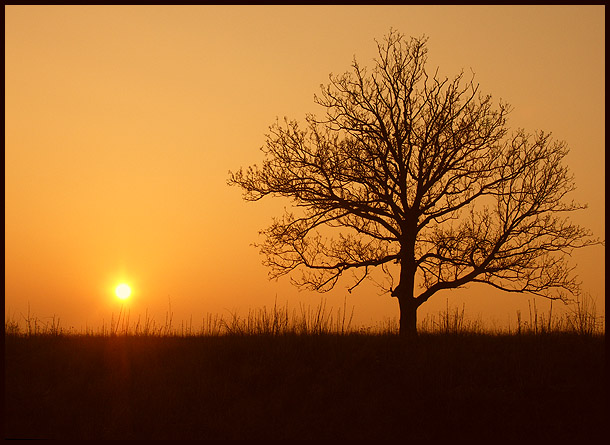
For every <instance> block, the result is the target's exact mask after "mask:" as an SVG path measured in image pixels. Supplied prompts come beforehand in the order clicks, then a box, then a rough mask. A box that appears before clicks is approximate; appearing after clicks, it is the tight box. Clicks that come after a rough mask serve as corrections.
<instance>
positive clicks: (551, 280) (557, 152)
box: [229, 30, 599, 333]
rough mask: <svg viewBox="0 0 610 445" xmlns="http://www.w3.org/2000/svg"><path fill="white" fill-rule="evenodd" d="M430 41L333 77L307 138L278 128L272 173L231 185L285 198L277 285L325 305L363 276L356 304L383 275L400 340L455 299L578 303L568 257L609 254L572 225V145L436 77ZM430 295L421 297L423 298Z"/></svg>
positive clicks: (288, 124) (462, 79) (267, 253)
mask: <svg viewBox="0 0 610 445" xmlns="http://www.w3.org/2000/svg"><path fill="white" fill-rule="evenodd" d="M426 43H427V39H426V38H425V37H421V38H410V39H407V38H405V36H404V35H402V34H400V33H398V32H396V31H392V30H391V31H390V33H389V34H388V35H387V36H386V37H385V39H384V40H383V41H382V42H377V47H378V55H377V57H376V59H375V60H374V66H373V68H372V69H371V70H370V71H369V70H367V68H365V67H361V66H360V65H359V63H358V62H357V61H356V59H355V58H354V61H353V63H352V69H351V71H348V72H346V73H344V74H341V75H337V76H334V75H332V74H331V75H330V77H329V79H330V82H329V83H328V84H327V85H324V86H322V88H321V93H320V95H315V96H314V101H315V102H316V103H317V104H319V105H320V106H322V107H323V108H324V110H325V113H324V116H323V117H321V118H319V117H316V116H314V115H311V114H310V115H307V116H306V118H305V124H304V125H300V124H299V123H298V122H297V121H295V120H288V119H284V121H283V122H280V121H279V120H278V121H276V123H275V124H273V125H272V126H271V127H270V130H269V133H268V134H267V141H266V145H265V146H264V147H263V148H262V151H263V153H264V155H265V157H264V161H263V163H262V165H261V166H260V167H259V166H256V165H255V166H251V167H248V168H247V169H243V168H242V169H240V170H238V171H237V172H235V173H230V179H229V184H232V185H238V186H240V187H241V188H242V189H243V190H244V199H246V200H249V201H256V200H259V199H261V198H262V197H264V196H267V195H271V196H283V197H288V198H290V199H291V200H292V202H293V204H294V206H295V207H296V209H294V212H293V211H287V212H286V213H285V214H284V215H283V216H282V217H280V218H277V219H274V221H273V223H272V225H271V226H270V227H269V228H268V229H266V230H264V231H263V232H262V233H263V234H264V236H265V240H264V242H263V243H262V244H261V245H260V246H259V247H260V249H261V253H262V254H263V255H264V264H266V265H267V266H269V267H270V275H271V276H272V277H279V276H282V275H286V274H289V273H290V274H291V276H292V279H293V281H294V282H295V283H296V284H297V285H299V286H303V287H307V288H310V289H315V290H318V291H327V290H329V289H332V288H333V287H334V286H335V284H336V283H337V282H338V280H339V278H340V277H342V276H344V275H345V273H346V272H348V271H355V272H356V273H355V274H354V275H353V277H352V280H353V281H352V282H351V287H350V290H351V289H353V288H354V287H356V286H358V285H359V284H360V283H362V281H363V280H364V279H365V278H367V277H371V276H372V275H371V273H372V271H373V270H377V271H380V272H381V273H382V274H383V276H384V280H383V281H381V282H380V281H377V282H378V283H379V284H380V286H381V287H382V288H383V289H385V290H386V291H388V292H390V293H391V295H392V296H395V297H397V298H398V300H399V305H400V310H401V321H400V329H401V333H406V332H414V331H415V330H416V311H417V308H418V307H419V306H420V305H421V304H422V303H424V302H425V301H427V300H428V299H429V298H430V297H431V296H432V295H434V294H436V293H437V292H439V291H441V290H444V289H453V288H459V287H462V286H464V285H466V284H468V283H486V284H488V285H491V286H493V287H495V288H498V289H501V290H504V291H508V292H529V293H531V294H535V295H539V296H543V297H546V298H553V299H564V300H565V299H566V298H568V296H569V295H570V294H577V293H578V291H579V285H578V282H577V280H576V277H575V276H574V274H573V267H571V266H570V265H569V264H568V261H567V257H568V256H569V254H570V252H571V251H572V249H574V248H581V247H584V246H588V245H591V244H595V243H598V242H599V241H598V240H597V239H594V238H593V237H592V234H591V233H590V232H589V231H588V230H586V229H584V228H582V227H580V226H578V225H576V224H573V223H571V222H570V221H569V219H568V218H567V217H566V214H567V213H569V212H572V211H575V210H579V209H584V208H586V206H585V205H580V204H577V203H574V202H573V201H568V200H567V199H566V195H567V194H568V193H569V192H571V191H572V190H574V182H573V177H572V176H571V175H570V173H569V171H568V168H567V167H566V166H565V165H564V164H563V161H564V158H565V156H566V155H567V153H568V148H567V144H566V143H565V142H563V141H556V140H554V139H553V138H552V137H551V134H550V133H545V132H542V131H539V132H534V133H528V132H526V131H525V130H523V129H517V130H515V131H510V129H509V127H508V126H507V115H508V113H509V111H510V107H509V106H508V105H507V104H505V103H501V102H499V103H494V101H492V97H491V96H490V95H484V94H482V93H481V92H480V89H479V85H478V84H475V82H474V75H473V76H472V77H471V78H469V79H467V78H466V76H465V75H464V73H463V72H462V73H460V74H458V75H457V76H455V77H453V78H452V79H449V78H446V77H440V76H438V70H437V71H436V72H435V73H434V74H430V73H428V72H427V71H426V69H425V65H426V60H427V49H426ZM416 284H417V286H416Z"/></svg>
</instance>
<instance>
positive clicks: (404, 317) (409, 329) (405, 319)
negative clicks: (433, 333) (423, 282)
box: [398, 295, 418, 337]
mask: <svg viewBox="0 0 610 445" xmlns="http://www.w3.org/2000/svg"><path fill="white" fill-rule="evenodd" d="M398 305H399V307H400V325H399V331H398V333H399V335H400V336H401V337H414V336H416V335H417V307H418V305H417V304H416V302H415V300H414V299H413V297H411V296H408V295H401V296H399V297H398Z"/></svg>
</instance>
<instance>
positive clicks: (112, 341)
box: [4, 303, 608, 443]
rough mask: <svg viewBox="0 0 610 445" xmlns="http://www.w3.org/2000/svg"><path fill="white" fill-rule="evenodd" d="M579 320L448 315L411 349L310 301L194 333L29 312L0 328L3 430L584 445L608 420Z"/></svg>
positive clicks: (596, 349) (212, 319)
mask: <svg viewBox="0 0 610 445" xmlns="http://www.w3.org/2000/svg"><path fill="white" fill-rule="evenodd" d="M581 306H584V305H581ZM585 309H586V310H589V315H591V312H590V311H591V307H588V308H587V307H581V313H580V316H579V313H578V312H577V311H576V309H575V312H574V313H572V312H569V313H568V314H567V315H565V316H562V317H559V316H558V315H557V314H553V313H552V312H551V313H549V314H548V315H546V314H545V315H544V316H543V314H538V313H537V311H536V308H535V305H532V310H531V315H530V316H529V317H528V319H527V320H519V321H518V324H517V327H516V328H511V330H510V331H502V332H501V331H499V330H496V331H494V332H489V331H485V330H484V329H483V327H482V324H481V322H480V321H477V322H472V321H469V320H467V319H466V317H465V315H464V312H465V311H464V308H463V307H462V308H458V309H455V308H449V306H447V309H446V310H445V311H443V312H441V313H439V314H438V315H437V316H435V317H428V318H427V319H425V320H422V323H421V334H420V335H419V336H418V337H416V338H411V339H402V338H400V337H399V336H397V335H396V326H395V324H393V323H391V322H387V323H386V324H382V325H380V326H377V327H373V328H368V329H362V328H359V327H355V326H352V324H351V315H350V314H349V311H347V310H346V307H345V305H344V307H343V308H342V309H341V310H337V311H333V310H330V309H328V308H327V307H326V305H325V304H323V303H322V304H320V305H319V306H318V307H316V308H315V309H311V308H305V307H299V309H298V310H293V311H290V310H288V306H283V307H282V306H277V305H274V307H273V308H268V309H267V308H263V309H259V310H253V311H250V312H249V313H248V315H247V316H246V317H244V318H242V317H239V316H238V315H237V314H231V315H230V316H229V317H227V318H223V317H220V316H211V315H208V316H207V317H206V318H205V319H204V320H203V322H204V323H203V324H202V326H201V328H200V329H197V330H196V329H193V327H192V326H193V325H192V321H190V322H189V323H186V324H185V323H181V325H180V326H173V320H172V314H171V313H169V314H168V315H167V316H166V320H165V324H164V325H155V323H153V322H152V321H150V320H148V319H146V320H144V322H141V321H140V320H136V321H135V322H132V323H129V322H128V321H127V320H128V317H127V316H125V314H122V315H121V316H119V317H118V318H117V319H116V320H115V319H114V317H113V319H112V320H111V324H110V326H108V327H104V328H103V329H102V330H101V331H98V332H92V331H86V332H84V333H75V332H67V331H66V330H64V329H62V328H61V327H60V326H59V319H58V318H53V319H51V320H50V321H48V322H47V323H40V322H39V321H37V320H36V319H35V318H33V317H30V315H29V314H28V316H27V319H28V320H29V322H26V329H25V330H24V329H22V328H20V327H19V325H18V324H17V323H16V322H15V321H14V320H13V321H10V322H7V321H5V334H6V335H5V406H4V434H5V438H31V439H42V438H44V439H267V440H269V439H329V440H336V439H402V440H405V439H425V440H452V441H455V440H456V439H457V440H460V439H464V440H470V441H496V440H497V439H498V438H501V439H504V440H512V441H516V440H519V441H523V440H527V441H528V443H529V442H533V441H548V440H557V439H561V440H562V441H563V440H572V441H575V442H576V441H577V442H578V443H583V442H586V441H591V440H596V439H598V438H599V437H603V436H604V435H606V434H607V427H606V425H607V421H606V419H607V416H608V412H607V403H606V398H605V395H606V392H605V391H606V378H605V359H604V357H605V355H604V349H605V338H604V335H603V332H601V331H600V330H599V326H600V323H599V317H596V316H592V317H585V316H584V314H583V312H584V311H585ZM570 317H571V318H570ZM549 318H550V319H551V321H549ZM592 320H593V321H592ZM578 323H581V325H579V324H578ZM591 323H593V324H594V326H593V327H592V326H591ZM28 328H29V330H28ZM593 328H596V329H593Z"/></svg>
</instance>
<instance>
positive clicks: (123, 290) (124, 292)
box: [114, 283, 131, 300]
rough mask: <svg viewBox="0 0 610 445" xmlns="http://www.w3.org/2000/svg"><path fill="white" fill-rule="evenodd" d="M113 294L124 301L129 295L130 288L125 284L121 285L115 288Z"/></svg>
mask: <svg viewBox="0 0 610 445" xmlns="http://www.w3.org/2000/svg"><path fill="white" fill-rule="evenodd" d="M114 293H115V294H116V296H117V297H118V298H119V299H121V300H126V299H127V298H129V296H130V295H131V287H129V285H127V284H125V283H121V284H119V285H118V286H117V287H116V289H115V290H114Z"/></svg>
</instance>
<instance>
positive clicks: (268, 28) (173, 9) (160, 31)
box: [5, 6, 605, 330]
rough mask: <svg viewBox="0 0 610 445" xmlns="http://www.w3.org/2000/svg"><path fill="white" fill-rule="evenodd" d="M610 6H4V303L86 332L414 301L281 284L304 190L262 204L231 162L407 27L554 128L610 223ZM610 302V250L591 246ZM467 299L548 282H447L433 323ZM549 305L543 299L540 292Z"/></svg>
mask: <svg viewBox="0 0 610 445" xmlns="http://www.w3.org/2000/svg"><path fill="white" fill-rule="evenodd" d="M604 12H605V11H604V6H5V89H6V99H5V132H6V133H5V241H6V248H5V274H6V276H5V312H6V316H7V317H10V316H13V317H14V318H20V316H21V315H20V314H26V313H27V308H28V304H29V305H30V308H31V311H32V312H33V313H34V315H36V316H38V317H39V318H40V319H45V317H51V316H53V315H56V316H59V317H60V319H61V325H62V326H64V327H70V326H73V327H75V328H76V329H77V330H79V329H82V328H84V327H85V326H89V327H95V326H98V325H99V324H101V321H102V319H104V320H105V322H106V323H108V320H109V319H110V316H111V313H114V314H115V316H116V314H117V313H118V311H119V308H120V305H121V302H120V301H118V299H117V298H116V297H115V296H114V293H113V288H114V286H116V285H117V284H118V283H119V282H120V281H121V280H125V281H127V282H128V283H130V284H131V285H132V287H133V295H132V297H131V298H130V300H129V301H128V303H125V305H126V306H128V307H129V308H130V312H131V319H132V320H134V319H135V318H137V315H138V314H141V315H142V316H144V314H145V311H148V315H149V316H152V317H154V319H155V320H156V321H157V322H160V323H161V324H162V323H163V321H164V318H165V314H166V312H167V311H168V300H169V301H171V308H172V311H173V313H174V325H175V324H176V323H178V324H179V323H180V320H186V321H188V320H189V318H190V317H191V316H192V318H193V324H197V323H198V322H199V323H200V320H201V319H202V317H203V316H205V314H206V313H218V314H224V315H228V314H229V312H228V311H232V310H237V311H239V312H240V313H241V314H246V313H247V311H248V308H257V307H262V306H263V305H266V306H267V307H269V306H272V305H273V302H274V300H275V298H276V296H277V300H278V303H280V304H282V305H283V304H285V303H286V302H288V304H289V307H290V308H298V307H299V303H303V304H305V305H311V306H316V305H317V303H318V302H319V301H320V299H321V297H322V296H324V297H326V299H327V306H332V307H334V308H338V307H339V306H342V305H343V301H344V298H345V296H347V305H348V307H352V306H354V307H355V309H354V322H355V323H357V324H373V325H374V324H375V323H377V322H381V321H383V320H385V319H387V318H389V317H396V316H397V315H398V304H397V301H396V300H395V299H393V298H391V297H390V296H388V295H381V296H379V295H378V291H377V289H376V288H375V287H373V286H372V285H366V286H363V287H361V288H358V289H357V290H355V291H354V292H352V293H351V294H349V295H348V293H347V290H346V286H347V285H348V284H349V283H348V282H345V283H343V282H341V281H340V282H339V285H338V286H337V288H336V289H335V290H334V291H332V292H330V293H328V294H322V295H320V294H317V293H310V292H306V291H301V292H299V291H298V290H297V289H296V288H294V287H292V286H291V285H290V283H289V279H288V278H284V279H280V280H279V281H278V282H275V281H269V280H268V278H267V270H266V269H265V268H264V267H263V266H262V265H261V257H260V256H259V254H258V250H257V249H256V248H255V247H252V245H251V244H252V243H253V242H256V241H259V240H260V238H259V236H258V230H260V229H263V228H266V227H267V226H268V225H269V223H270V222H271V218H272V216H279V214H280V213H281V212H282V211H283V206H284V205H286V203H287V202H286V201H282V200H274V199H273V198H270V199H266V200H262V201H260V202H257V203H246V202H244V201H243V200H242V198H241V191H240V190H239V189H238V188H235V187H229V186H227V185H226V181H227V178H228V171H229V170H232V171H235V170H237V169H239V167H241V166H248V165H251V164H254V163H257V162H259V163H260V161H261V160H262V153H261V152H260V151H259V147H261V146H262V145H263V143H264V140H265V138H264V133H265V132H266V130H267V128H268V126H269V125H270V124H271V123H273V121H274V120H275V118H276V116H277V117H280V118H282V117H283V116H288V117H290V118H296V119H299V120H302V119H303V118H304V116H305V113H307V112H314V113H320V112H321V111H322V110H321V109H320V107H318V106H316V105H315V104H314V103H313V95H314V93H318V92H319V91H320V88H319V86H320V84H322V83H326V82H327V81H328V74H329V73H331V72H332V73H335V74H338V73H342V72H344V71H347V70H348V69H349V68H350V63H351V61H352V57H353V56H354V55H356V57H357V59H358V61H359V62H360V63H361V64H362V65H368V66H372V58H373V57H374V55H375V50H376V45H375V42H374V39H379V40H381V39H382V38H383V36H384V35H385V34H386V33H387V32H388V30H389V29H390V27H394V28H395V29H397V30H399V31H400V32H402V33H404V34H406V35H407V36H421V35H422V34H426V35H427V36H428V37H429V42H428V50H429V59H428V65H427V67H428V70H429V71H433V70H434V68H436V67H437V66H438V67H439V73H440V74H441V75H448V76H450V77H451V76H453V75H455V74H457V73H458V72H459V71H460V70H461V69H464V70H465V71H467V72H468V71H469V70H470V69H471V68H472V70H474V72H475V73H476V78H475V80H476V81H478V82H479V83H480V85H481V90H482V91H483V92H485V93H490V94H492V95H493V97H494V98H495V99H496V100H498V99H503V100H505V101H507V102H509V103H510V104H511V105H512V106H513V108H514V111H513V112H512V113H511V115H510V117H509V125H510V126H511V127H512V128H518V127H522V128H525V129H527V130H529V131H533V130H536V129H542V130H546V131H552V132H553V136H554V137H555V138H556V139H560V140H565V141H567V142H568V145H569V146H570V148H571V153H570V154H569V156H568V157H567V163H568V165H569V167H570V168H571V171H572V172H573V174H574V177H575V182H576V185H577V190H576V191H575V192H574V193H573V194H572V198H573V199H574V200H576V201H579V202H586V203H588V204H589V208H588V209H587V210H584V211H581V212H578V213H575V214H573V215H572V216H571V217H572V219H573V220H574V221H577V222H578V223H580V224H582V225H585V226H586V227H588V228H589V229H591V230H592V231H593V232H594V234H595V235H596V236H598V237H600V238H605V232H604V227H605V194H604V193H605V192H604V190H605V187H604V175H605V153H604V147H605V139H604V132H605V103H604V97H605V68H604V65H605V64H604V56H605V49H604V41H605V21H604ZM573 260H574V261H575V262H577V263H578V268H577V271H578V274H579V276H580V279H581V280H582V281H583V289H584V290H585V291H587V292H589V293H591V294H592V295H593V296H594V297H596V299H597V309H598V312H601V313H604V314H605V307H604V297H605V248H604V247H602V246H595V247H591V248H588V249H585V250H582V251H578V252H576V253H575V254H574V255H573ZM447 298H449V304H450V305H459V306H460V307H461V305H462V303H466V312H467V314H469V315H471V316H473V317H475V316H477V315H479V314H480V315H481V316H482V317H483V318H484V320H485V321H488V322H490V323H491V322H492V321H493V322H496V323H497V324H498V325H502V324H506V323H508V322H509V321H510V322H511V323H514V321H515V319H516V310H517V309H521V311H522V312H523V313H524V314H525V313H527V310H528V309H527V308H528V300H531V299H532V297H531V296H519V295H514V294H503V293H501V292H499V291H495V290H492V288H490V287H480V286H472V287H470V288H469V289H466V290H459V291H448V292H446V293H441V294H437V295H435V296H434V297H433V298H432V299H431V300H430V301H429V302H427V303H426V304H425V305H423V306H422V307H421V308H420V310H419V314H418V315H419V317H420V319H421V318H423V317H424V316H425V315H426V314H427V313H436V312H437V311H439V310H440V309H442V308H444V307H445V305H446V304H447V300H446V299H447ZM536 303H537V305H538V308H539V310H540V309H541V308H544V307H547V306H545V305H544V304H545V301H541V300H538V299H537V300H536Z"/></svg>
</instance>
